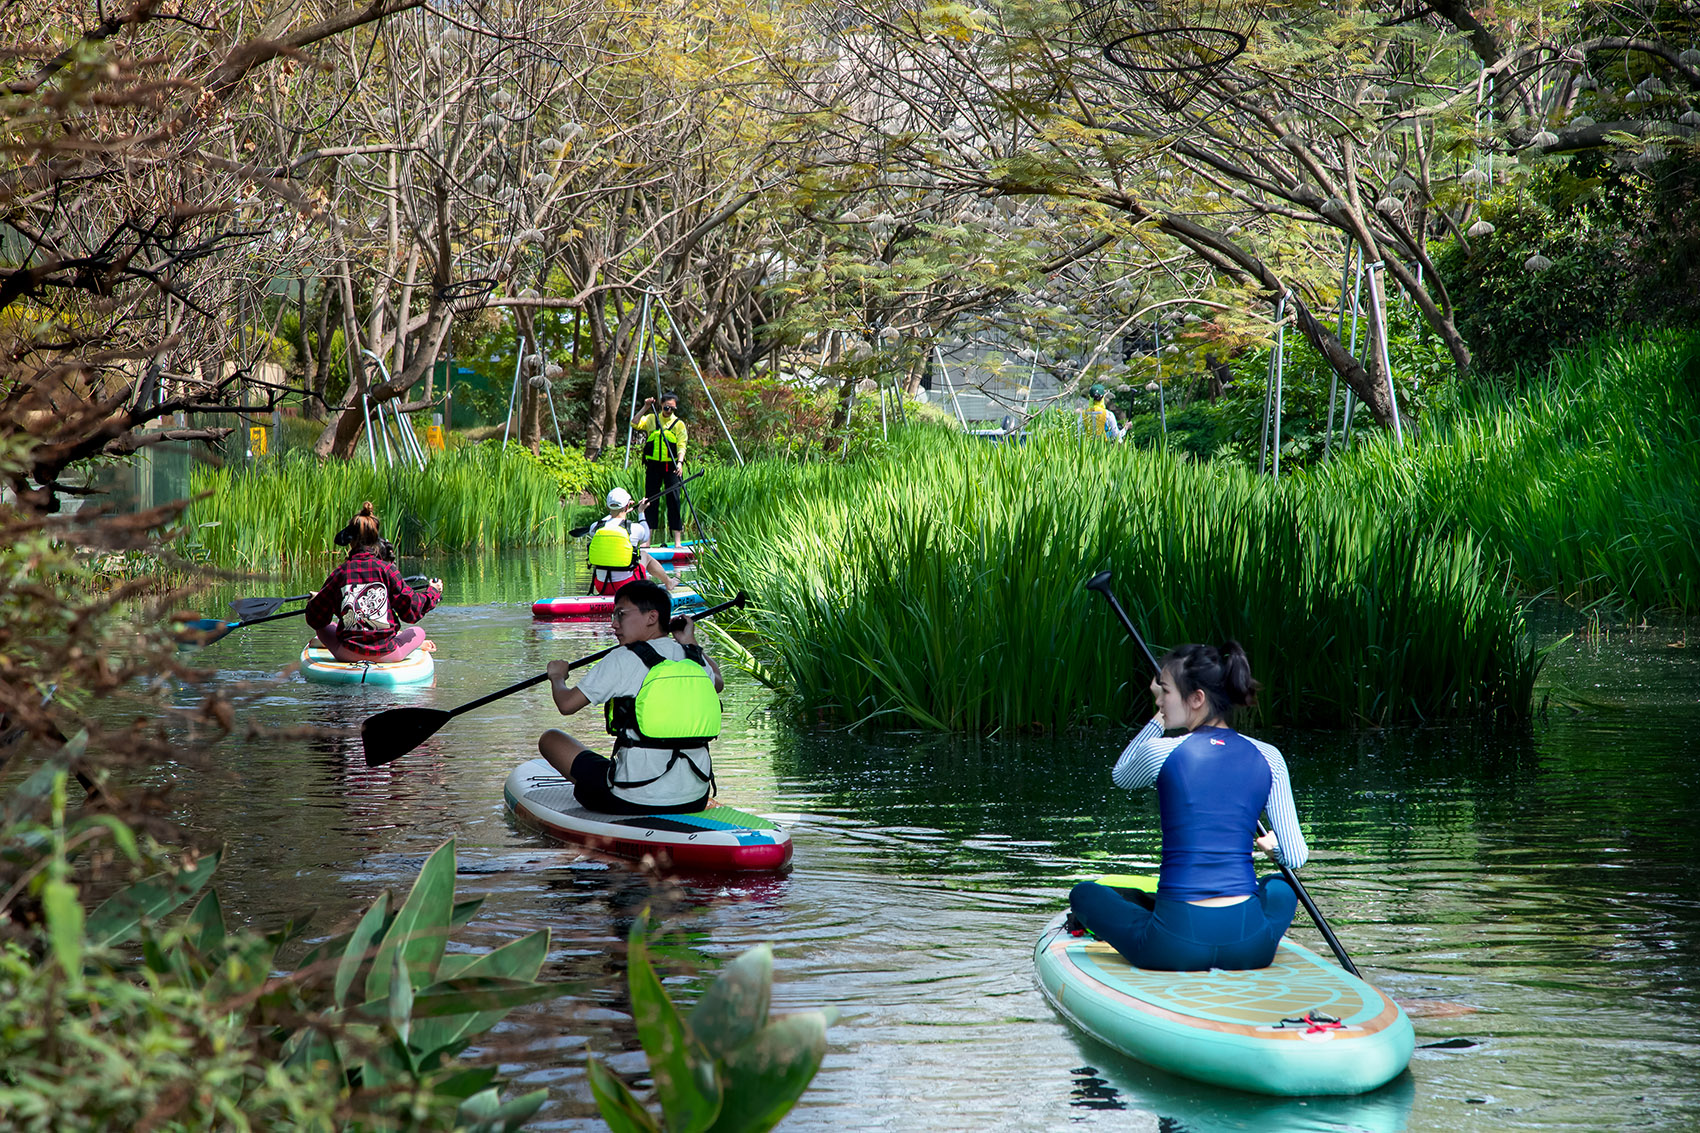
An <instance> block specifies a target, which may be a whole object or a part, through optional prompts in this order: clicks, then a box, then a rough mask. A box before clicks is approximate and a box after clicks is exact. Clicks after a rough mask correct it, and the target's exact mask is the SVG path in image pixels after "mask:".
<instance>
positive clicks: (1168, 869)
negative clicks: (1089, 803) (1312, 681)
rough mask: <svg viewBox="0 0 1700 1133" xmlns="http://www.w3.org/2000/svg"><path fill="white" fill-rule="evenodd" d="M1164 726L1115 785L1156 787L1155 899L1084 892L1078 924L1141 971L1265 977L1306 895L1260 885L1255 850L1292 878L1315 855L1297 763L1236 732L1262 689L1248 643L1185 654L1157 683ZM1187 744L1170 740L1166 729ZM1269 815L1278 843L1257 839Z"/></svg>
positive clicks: (1130, 748)
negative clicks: (1297, 784) (1296, 779)
mask: <svg viewBox="0 0 1700 1133" xmlns="http://www.w3.org/2000/svg"><path fill="white" fill-rule="evenodd" d="M1151 692H1152V695H1154V696H1155V697H1156V698H1157V715H1156V717H1155V718H1154V719H1153V720H1152V721H1151V722H1150V723H1149V724H1147V725H1146V726H1145V727H1144V729H1143V730H1141V731H1140V733H1139V734H1138V735H1137V736H1135V737H1134V738H1133V742H1132V743H1130V744H1128V745H1127V749H1126V750H1125V751H1123V752H1122V755H1121V758H1120V759H1119V760H1117V761H1116V767H1115V770H1114V771H1113V772H1112V773H1111V776H1110V777H1111V779H1112V780H1114V782H1115V784H1116V786H1118V787H1125V788H1127V789H1128V790H1138V789H1140V788H1142V787H1149V786H1152V785H1155V786H1156V788H1157V803H1158V809H1159V810H1160V812H1161V815H1162V823H1163V866H1162V871H1161V873H1160V875H1159V877H1158V882H1157V894H1156V898H1155V900H1153V899H1152V898H1151V896H1150V895H1148V894H1142V893H1132V892H1129V891H1124V890H1118V889H1112V888H1110V887H1108V886H1104V885H1099V884H1098V883H1097V882H1092V881H1083V882H1081V883H1080V884H1079V885H1076V886H1075V887H1074V890H1073V891H1072V892H1071V893H1070V894H1069V906H1070V908H1071V909H1072V910H1073V912H1074V916H1075V919H1076V920H1078V921H1079V922H1080V923H1081V925H1083V926H1084V927H1085V928H1088V929H1090V930H1091V931H1092V932H1093V933H1094V934H1096V935H1097V937H1098V938H1099V939H1100V940H1103V941H1105V942H1106V943H1108V944H1110V945H1111V946H1112V947H1113V948H1115V950H1116V951H1117V952H1120V953H1121V954H1122V955H1123V956H1124V957H1126V958H1127V960H1128V962H1129V963H1131V964H1133V965H1134V966H1135V967H1139V968H1152V969H1157V970H1160V971H1175V972H1192V971H1202V970H1204V969H1206V968H1229V969H1246V968H1266V967H1268V966H1269V962H1270V961H1271V960H1272V959H1274V956H1275V948H1276V946H1277V945H1278V944H1280V942H1281V936H1282V934H1283V933H1285V932H1286V931H1287V926H1288V925H1290V924H1291V923H1292V921H1293V908H1294V905H1295V904H1296V902H1297V895H1296V894H1295V893H1294V892H1293V889H1292V886H1290V885H1288V884H1287V883H1286V882H1285V881H1284V880H1282V879H1281V878H1280V877H1279V876H1269V877H1265V878H1264V879H1263V880H1262V881H1261V882H1260V881H1258V879H1257V875H1256V872H1255V870H1254V869H1253V868H1252V847H1253V846H1254V845H1255V846H1256V847H1257V848H1258V849H1261V850H1263V851H1265V852H1267V853H1271V854H1273V855H1275V856H1276V857H1277V858H1278V859H1279V860H1280V861H1281V862H1283V863H1284V864H1286V865H1287V866H1288V867H1290V868H1292V869H1297V868H1298V867H1299V866H1301V865H1303V864H1304V863H1305V859H1306V858H1307V857H1308V856H1309V851H1308V850H1306V848H1305V841H1304V835H1303V834H1302V833H1301V832H1300V831H1299V820H1298V814H1297V812H1296V811H1295V810H1294V807H1293V792H1292V788H1291V787H1290V786H1289V785H1288V782H1287V763H1286V761H1285V760H1284V759H1282V758H1281V753H1280V752H1279V751H1277V750H1276V749H1275V748H1274V747H1273V746H1271V745H1269V744H1266V743H1263V742H1262V741H1261V740H1254V739H1249V738H1248V737H1246V736H1242V735H1240V734H1239V733H1238V732H1236V731H1234V730H1233V729H1232V728H1230V727H1228V724H1227V720H1228V717H1229V716H1230V715H1231V713H1232V712H1233V710H1234V709H1235V708H1238V707H1240V706H1242V705H1247V704H1250V703H1251V702H1252V699H1253V697H1254V696H1255V695H1256V693H1257V682H1256V681H1254V680H1252V678H1251V664H1250V662H1248V661H1247V660H1246V655H1245V650H1244V649H1242V648H1241V647H1240V645H1239V643H1238V642H1236V641H1230V642H1228V643H1227V644H1226V645H1224V646H1222V647H1221V648H1220V649H1218V648H1216V647H1215V646H1211V645H1183V646H1181V647H1180V648H1178V649H1176V650H1175V651H1174V652H1172V653H1170V654H1169V655H1168V656H1167V657H1165V658H1164V659H1163V665H1162V671H1161V672H1160V673H1159V675H1158V677H1157V679H1156V680H1154V681H1152V682H1151ZM1176 729H1178V730H1180V731H1181V732H1182V733H1183V734H1181V735H1177V736H1174V737H1165V736H1164V735H1163V732H1164V731H1165V730H1176ZM1264 811H1268V813H1269V825H1270V827H1271V828H1272V830H1273V833H1271V834H1266V835H1264V836H1263V837H1261V838H1259V837H1256V833H1257V821H1258V817H1259V815H1260V814H1262V813H1263V812H1264Z"/></svg>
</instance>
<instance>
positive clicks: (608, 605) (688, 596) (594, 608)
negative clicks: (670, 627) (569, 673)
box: [531, 586, 703, 621]
mask: <svg viewBox="0 0 1700 1133" xmlns="http://www.w3.org/2000/svg"><path fill="white" fill-rule="evenodd" d="M669 593H670V594H671V595H672V598H673V612H674V613H675V614H688V613H690V612H692V611H693V610H700V609H702V607H703V600H702V597H701V596H700V595H698V594H697V592H696V591H695V590H692V589H691V588H690V587H688V586H681V587H679V588H678V589H677V590H673V591H670V592H669ZM613 609H614V599H613V597H612V596H611V595H607V594H576V595H573V596H571V597H566V598H539V599H537V601H535V602H533V603H532V604H531V616H532V617H534V618H542V619H544V620H546V621H562V620H565V619H569V618H573V619H576V618H606V617H607V616H608V615H609V613H611V612H612V611H613Z"/></svg>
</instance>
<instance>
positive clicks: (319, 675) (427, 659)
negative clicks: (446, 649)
mask: <svg viewBox="0 0 1700 1133" xmlns="http://www.w3.org/2000/svg"><path fill="white" fill-rule="evenodd" d="M436 671H437V663H436V662H435V661H434V660H432V657H431V654H429V653H427V652H426V651H425V650H423V649H415V650H414V651H413V652H412V653H409V654H408V655H407V656H406V657H403V658H402V659H401V660H399V661H338V660H337V659H336V658H335V657H333V656H331V654H330V650H328V649H325V648H324V647H323V646H315V645H312V644H308V645H307V646H305V647H304V648H303V649H302V650H301V675H302V676H303V677H305V678H307V679H308V680H310V681H313V682H315V683H317V684H323V685H418V684H424V683H425V682H426V681H428V680H430V679H431V677H432V675H433V674H434V673H435V672H436Z"/></svg>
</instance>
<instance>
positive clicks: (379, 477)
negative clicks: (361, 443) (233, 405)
mask: <svg viewBox="0 0 1700 1133" xmlns="http://www.w3.org/2000/svg"><path fill="white" fill-rule="evenodd" d="M190 486H191V488H192V490H193V491H194V493H195V494H196V495H200V494H202V493H209V492H210V493H211V495H210V497H209V498H207V499H202V500H197V501H195V503H194V504H192V505H191V506H190V508H189V512H188V523H189V524H190V526H191V529H192V530H193V531H194V533H195V537H196V538H198V540H199V541H200V543H201V544H202V546H204V547H205V548H206V549H207V552H208V554H209V556H210V558H211V559H212V561H214V562H216V563H219V564H221V565H226V566H236V567H244V568H247V569H250V570H261V569H271V568H275V567H277V566H278V565H279V564H287V563H295V562H301V561H310V560H313V559H319V558H325V557H328V556H331V555H335V554H341V553H342V552H341V549H340V548H338V547H336V546H335V545H334V544H333V542H332V540H333V538H334V537H335V535H336V533H337V532H338V531H339V530H341V529H342V527H343V526H344V525H345V524H347V523H348V520H349V517H350V516H351V515H353V514H354V512H355V511H356V510H357V509H358V508H359V507H360V504H361V503H362V502H363V501H365V500H371V501H372V507H373V510H374V511H376V512H377V514H378V516H379V518H380V519H381V520H382V522H383V529H384V534H385V536H386V537H387V538H389V540H390V541H391V542H392V543H394V544H395V546H396V550H397V551H398V552H399V553H401V554H404V555H420V554H435V553H441V552H458V551H477V550H490V549H495V548H501V547H531V546H544V545H549V544H553V543H559V542H561V541H562V540H563V539H564V538H565V527H564V525H563V523H562V511H561V507H560V501H559V498H558V493H557V489H556V485H555V482H554V480H553V478H552V477H551V476H550V475H549V474H548V473H547V472H546V471H544V470H543V469H542V468H540V467H539V466H538V465H537V464H536V463H534V462H532V461H528V460H525V459H522V458H519V457H518V456H516V455H514V454H513V453H506V454H504V453H503V451H502V449H501V447H500V446H498V445H493V444H484V445H476V446H472V447H468V448H463V449H456V450H453V451H450V452H443V453H437V454H436V455H435V456H434V457H433V458H432V459H431V461H430V462H429V463H428V464H427V465H426V466H425V470H424V471H423V472H420V471H418V470H415V469H408V468H404V467H401V466H397V467H395V468H393V469H388V468H380V469H377V470H374V469H373V468H372V467H371V466H370V465H368V464H360V463H357V462H354V461H324V462H320V461H319V460H317V459H315V458H313V457H311V456H308V455H304V454H293V453H292V454H288V455H286V456H283V457H280V458H277V459H274V460H267V461H262V462H256V463H254V464H251V465H247V466H226V467H224V468H212V467H207V466H201V467H197V468H196V469H195V470H194V473H193V475H192V477H191V484H190Z"/></svg>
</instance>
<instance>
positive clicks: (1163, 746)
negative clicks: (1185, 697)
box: [1110, 717, 1186, 791]
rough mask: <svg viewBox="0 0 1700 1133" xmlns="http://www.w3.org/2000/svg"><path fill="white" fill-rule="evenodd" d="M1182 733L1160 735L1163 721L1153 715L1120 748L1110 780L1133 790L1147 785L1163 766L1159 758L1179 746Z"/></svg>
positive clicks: (1155, 778) (1154, 780)
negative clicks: (1127, 742)
mask: <svg viewBox="0 0 1700 1133" xmlns="http://www.w3.org/2000/svg"><path fill="white" fill-rule="evenodd" d="M1185 738H1186V737H1185V736H1177V737H1175V738H1174V739H1172V740H1170V739H1164V738H1163V725H1162V724H1161V723H1159V722H1158V720H1157V719H1156V718H1155V717H1153V718H1152V720H1151V722H1150V723H1149V724H1147V725H1145V727H1143V728H1141V729H1140V730H1139V734H1138V735H1137V736H1134V737H1133V740H1132V742H1131V743H1129V744H1128V745H1127V747H1125V748H1123V749H1122V755H1121V758H1120V759H1118V760H1116V767H1115V770H1114V771H1111V772H1110V781H1111V782H1112V783H1114V784H1115V785H1116V786H1118V787H1121V788H1123V789H1125V790H1129V791H1137V790H1140V789H1142V788H1144V787H1149V786H1150V785H1151V784H1153V783H1155V782H1156V781H1157V773H1158V772H1160V771H1162V770H1163V761H1164V760H1166V759H1168V758H1169V753H1170V752H1172V751H1174V750H1175V748H1177V747H1179V746H1180V743H1181V740H1184V739H1185Z"/></svg>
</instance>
